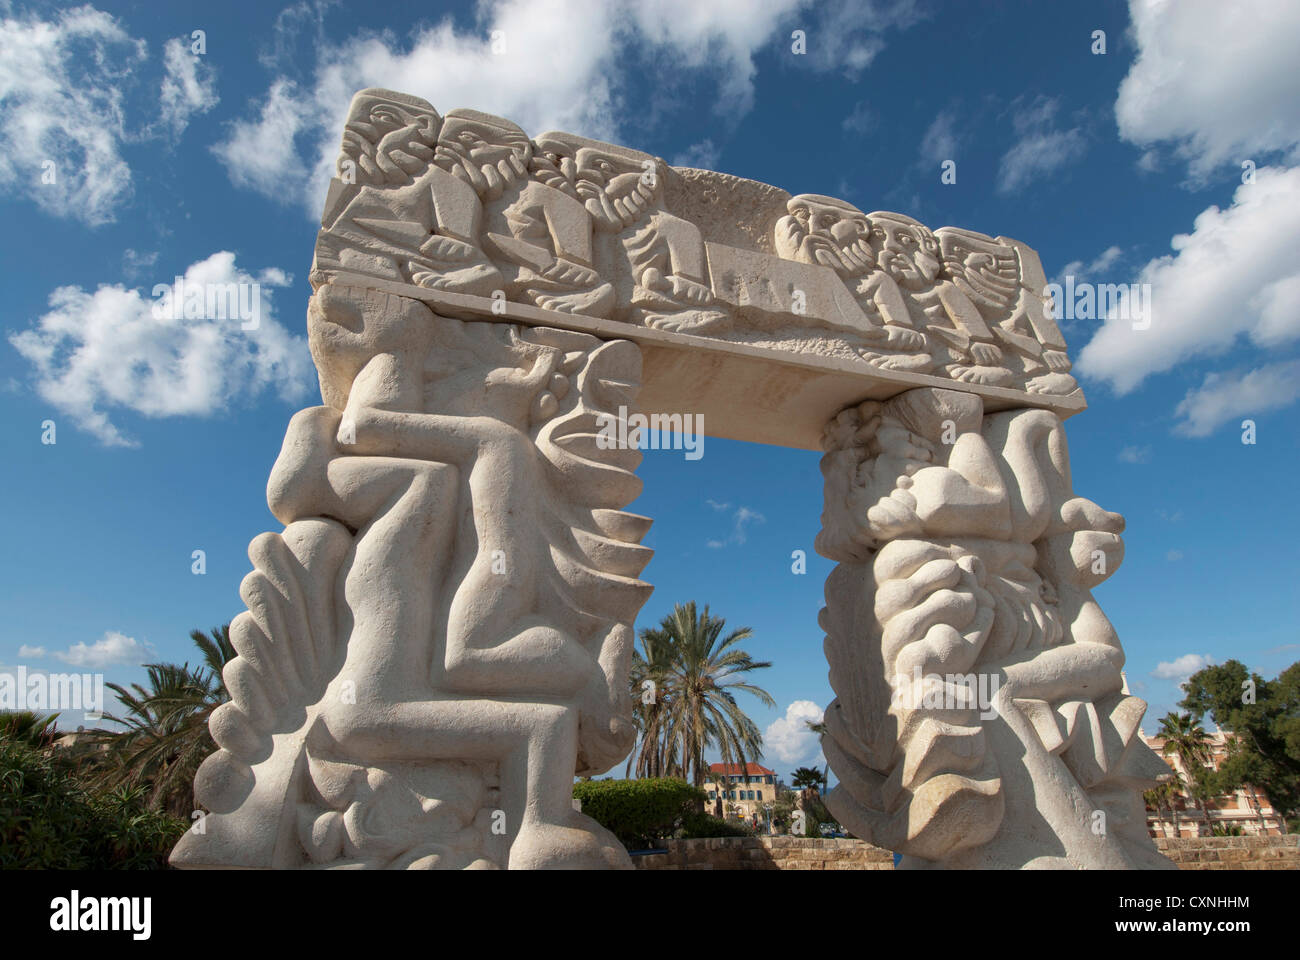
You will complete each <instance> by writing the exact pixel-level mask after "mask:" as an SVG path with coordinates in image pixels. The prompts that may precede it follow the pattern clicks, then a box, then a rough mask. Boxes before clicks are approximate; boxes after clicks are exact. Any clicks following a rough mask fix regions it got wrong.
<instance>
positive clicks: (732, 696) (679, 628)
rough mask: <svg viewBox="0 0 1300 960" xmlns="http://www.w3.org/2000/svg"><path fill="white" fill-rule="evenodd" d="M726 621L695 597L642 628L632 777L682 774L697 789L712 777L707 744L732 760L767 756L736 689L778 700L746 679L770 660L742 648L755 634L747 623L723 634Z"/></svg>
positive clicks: (634, 677)
mask: <svg viewBox="0 0 1300 960" xmlns="http://www.w3.org/2000/svg"><path fill="white" fill-rule="evenodd" d="M725 627H726V620H724V619H723V618H721V617H715V616H712V615H711V614H710V613H709V608H708V607H707V606H706V607H705V608H704V610H703V612H698V611H697V610H696V606H695V602H694V601H692V602H690V603H686V604H680V603H679V604H677V605H676V606H675V607H674V608H673V612H672V613H671V614H669V615H668V616H666V617H664V619H663V620H662V621H661V622H660V624H659V626H658V627H655V628H646V629H644V630H642V631H641V636H640V642H641V649H639V650H634V651H633V657H632V671H631V690H632V696H633V698H634V702H635V703H636V705H637V709H636V714H635V720H636V725H637V730H638V734H639V744H638V747H637V749H636V750H635V751H634V752H633V754H632V756H631V757H629V758H628V774H629V775H631V774H632V770H633V767H634V766H635V770H636V776H638V777H663V776H672V777H681V778H682V779H684V780H688V781H690V782H691V783H692V784H694V785H695V786H697V787H698V786H702V785H703V784H704V781H705V779H706V777H707V775H708V765H707V764H706V763H705V762H704V754H705V751H706V750H711V749H716V750H718V752H719V753H721V755H722V762H723V763H728V764H730V763H736V764H741V765H743V764H745V763H747V762H751V761H757V760H758V759H760V758H761V757H762V755H763V735H762V734H761V733H760V732H759V730H758V727H757V725H755V723H754V721H753V720H751V719H750V718H749V715H748V714H746V713H745V711H744V710H743V709H742V708H741V707H740V704H739V703H738V702H737V700H736V694H738V693H747V694H750V695H751V696H754V697H756V698H758V701H759V702H760V703H762V704H763V705H764V706H766V707H772V706H775V705H776V701H775V700H773V699H772V696H771V694H769V693H768V692H767V691H766V690H764V689H763V688H762V687H759V686H756V685H755V684H753V683H752V682H750V681H749V679H748V674H750V673H752V672H753V671H755V670H764V669H767V668H768V667H770V666H771V665H772V664H771V663H769V662H767V661H756V660H754V658H753V657H751V656H750V655H749V654H748V653H746V652H745V651H744V650H742V649H741V648H740V647H739V646H737V644H739V643H740V642H741V641H743V640H748V639H749V638H750V637H751V636H753V631H751V630H750V629H749V627H740V628H738V629H735V630H732V631H731V632H730V633H728V634H726V635H725V636H724V635H723V632H722V631H723V629H724V628H725Z"/></svg>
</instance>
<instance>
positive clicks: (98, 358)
mask: <svg viewBox="0 0 1300 960" xmlns="http://www.w3.org/2000/svg"><path fill="white" fill-rule="evenodd" d="M289 282H290V278H289V277H288V276H287V275H286V274H285V273H284V271H282V270H279V269H276V268H268V269H266V270H263V271H261V272H260V273H258V274H256V275H254V274H250V273H248V272H246V271H244V270H242V269H240V268H239V267H237V266H236V264H235V255H234V254H233V253H230V252H229V251H220V252H218V253H214V254H212V255H211V256H210V257H208V258H207V259H205V260H200V261H197V262H195V263H193V264H191V265H190V266H189V267H188V268H187V269H186V270H185V272H184V274H183V284H184V291H185V299H186V300H187V301H188V300H190V298H191V296H192V295H193V294H194V292H195V291H198V292H199V293H200V294H201V295H202V296H201V298H199V299H198V304H199V307H198V309H197V310H195V313H202V316H191V317H190V318H188V319H171V317H170V315H169V314H166V312H165V311H156V310H155V307H156V306H159V305H161V303H162V302H163V301H162V298H161V297H160V298H159V299H157V300H155V299H153V298H152V297H146V296H144V295H143V294H142V293H141V292H140V291H139V290H135V289H128V288H126V287H124V286H122V285H120V284H112V285H108V284H103V285H100V286H99V287H98V288H97V289H96V290H95V291H94V292H93V293H92V292H89V291H86V290H83V289H82V288H81V287H79V286H68V287H59V288H57V289H56V290H55V291H54V292H53V293H51V294H50V297H49V307H50V309H49V311H48V312H47V313H45V314H43V315H42V316H40V317H39V318H38V319H37V320H36V321H35V323H34V325H33V326H31V327H30V328H29V329H27V330H23V331H21V332H18V333H14V334H11V335H10V337H9V342H10V343H11V344H12V345H13V346H14V348H15V349H16V350H17V351H18V352H19V353H20V354H21V355H22V356H23V357H24V358H25V359H26V360H27V361H28V363H29V364H30V365H31V368H32V373H33V375H34V378H35V386H36V391H37V393H38V394H39V395H40V396H41V397H42V398H43V399H44V400H45V401H46V402H48V403H50V404H51V405H53V406H54V407H55V409H57V410H59V411H60V412H62V413H64V414H66V415H68V416H69V417H71V418H72V419H73V421H74V422H75V423H76V424H77V425H79V426H80V427H82V428H83V429H85V430H88V431H89V432H91V433H93V434H94V435H95V436H96V437H98V438H99V440H100V441H101V442H102V443H104V444H106V445H110V446H135V445H136V444H135V443H134V441H132V440H131V439H130V438H128V437H127V436H125V435H124V434H123V433H122V432H121V431H120V430H119V429H118V427H117V426H116V425H115V424H114V423H113V421H112V420H111V419H110V416H109V414H110V411H113V410H117V411H121V410H126V411H131V412H134V413H138V414H142V415H144V416H147V417H168V416H187V415H188V416H208V415H211V414H214V413H216V412H218V411H220V410H223V409H225V408H226V407H227V406H228V405H229V404H230V403H231V402H232V401H234V400H236V399H238V400H240V401H248V400H251V399H253V398H255V397H256V396H257V395H258V394H260V393H261V392H262V391H264V390H269V389H272V388H274V390H275V391H276V392H277V393H278V394H279V395H280V396H281V397H282V398H283V399H285V400H299V399H301V398H302V397H303V396H304V395H305V394H306V393H307V390H308V389H309V387H310V385H311V384H312V383H313V382H314V376H313V370H312V364H311V357H310V356H309V354H308V351H307V345H306V341H305V339H303V338H302V337H295V336H293V335H291V334H290V333H289V332H288V331H287V330H285V328H284V327H282V326H281V325H280V324H279V323H278V322H276V320H275V316H274V313H273V310H272V304H271V300H270V289H269V288H272V287H278V286H286V285H288V283H289ZM231 284H234V285H236V286H235V287H234V288H233V289H235V290H237V292H238V296H239V297H240V298H241V300H240V303H241V305H244V306H248V307H250V308H252V309H250V310H249V311H248V312H249V315H250V316H253V312H252V311H253V310H256V311H257V312H256V329H245V327H247V326H250V322H248V321H247V320H246V318H242V317H241V316H238V315H237V316H233V317H232V316H230V314H231V313H233V312H234V311H233V310H230V309H229V308H228V307H226V306H223V305H221V304H218V303H216V302H215V299H213V300H209V299H208V297H209V295H213V294H223V293H227V292H228V291H230V290H231V289H232V287H231V286H230V285H231ZM227 303H229V301H227ZM157 312H162V313H163V314H164V315H163V316H156V315H155V313H157ZM178 312H179V311H178ZM223 312H224V313H225V318H223V316H222V314H223Z"/></svg>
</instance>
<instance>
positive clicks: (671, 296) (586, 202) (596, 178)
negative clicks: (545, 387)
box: [533, 132, 731, 333]
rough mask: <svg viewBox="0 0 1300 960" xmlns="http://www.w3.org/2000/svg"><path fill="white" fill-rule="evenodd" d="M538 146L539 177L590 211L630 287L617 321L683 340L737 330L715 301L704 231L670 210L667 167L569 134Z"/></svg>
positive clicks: (608, 255) (610, 264)
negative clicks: (675, 334) (662, 169)
mask: <svg viewBox="0 0 1300 960" xmlns="http://www.w3.org/2000/svg"><path fill="white" fill-rule="evenodd" d="M536 145H537V153H536V155H535V157H534V163H533V175H534V177H535V178H536V179H537V180H538V181H539V182H541V183H545V184H546V185H548V186H550V187H554V188H555V189H557V190H559V191H561V192H563V193H565V194H568V195H570V196H573V197H576V198H577V199H578V200H579V201H580V202H581V203H582V204H583V206H584V208H585V209H586V211H587V213H589V214H590V215H591V223H592V225H593V228H594V229H595V231H597V234H598V236H597V237H596V243H597V247H598V249H597V257H598V258H600V259H601V260H602V262H601V266H602V267H605V268H606V269H609V270H612V272H614V273H615V274H616V275H623V274H626V275H627V276H628V277H629V278H630V280H631V289H630V291H627V293H626V296H625V297H623V298H620V307H621V309H620V310H619V311H617V313H616V317H617V318H618V319H626V320H628V321H630V322H633V323H643V324H645V325H646V326H648V327H653V328H656V329H662V330H676V331H680V332H682V333H718V332H721V331H723V330H725V329H727V328H728V327H729V326H730V325H731V318H730V316H729V314H727V313H726V312H724V311H723V310H721V309H720V308H719V305H718V304H717V302H716V300H715V298H714V296H713V289H712V286H711V284H710V280H709V268H708V262H707V260H706V258H705V255H704V240H703V237H702V236H701V234H700V229H699V227H697V226H696V225H695V224H693V223H691V222H689V221H687V220H683V219H682V218H681V217H677V216H674V215H673V214H671V213H669V212H668V211H667V210H666V209H664V206H663V199H662V193H663V190H662V179H661V177H660V170H659V166H660V164H661V163H662V161H660V160H658V159H656V158H654V157H651V156H650V155H648V154H644V153H641V152H639V151H636V150H629V149H627V148H624V147H616V146H613V145H612V144H607V143H601V142H599V141H596V140H588V139H586V138H584V137H578V136H574V135H573V134H569V133H557V132H552V133H544V134H541V135H540V136H538V137H537V138H536ZM623 304H626V306H623Z"/></svg>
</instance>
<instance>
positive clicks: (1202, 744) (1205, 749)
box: [1157, 713, 1210, 832]
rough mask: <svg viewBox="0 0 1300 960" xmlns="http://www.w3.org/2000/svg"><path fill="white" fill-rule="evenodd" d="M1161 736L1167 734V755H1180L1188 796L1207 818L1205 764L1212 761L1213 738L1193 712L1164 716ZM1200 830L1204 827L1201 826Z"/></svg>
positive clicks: (1204, 817) (1159, 733)
mask: <svg viewBox="0 0 1300 960" xmlns="http://www.w3.org/2000/svg"><path fill="white" fill-rule="evenodd" d="M1157 736H1160V737H1163V738H1164V741H1165V745H1164V748H1163V752H1164V754H1165V756H1169V755H1171V754H1172V755H1174V756H1176V757H1178V760H1179V762H1180V763H1181V764H1182V767H1183V769H1184V770H1185V771H1186V772H1187V782H1186V790H1187V795H1188V797H1190V798H1191V799H1192V801H1193V803H1196V804H1197V805H1198V806H1200V808H1201V819H1202V820H1206V819H1207V818H1208V813H1207V810H1206V806H1205V797H1204V786H1205V773H1206V770H1205V767H1206V764H1208V763H1209V762H1210V737H1209V734H1207V733H1206V732H1205V730H1204V729H1203V728H1202V727H1201V725H1200V723H1199V722H1198V721H1196V720H1193V719H1192V715H1191V714H1190V713H1167V714H1165V715H1164V716H1163V717H1161V718H1160V729H1159V730H1158V731H1157ZM1197 830H1198V832H1199V830H1200V827H1199V826H1198V827H1197Z"/></svg>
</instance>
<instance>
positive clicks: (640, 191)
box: [577, 173, 658, 231]
mask: <svg viewBox="0 0 1300 960" xmlns="http://www.w3.org/2000/svg"><path fill="white" fill-rule="evenodd" d="M622 176H630V174H622ZM614 179H615V180H618V179H619V177H615V178H614ZM657 182H658V181H657V180H656V183H657ZM577 190H578V197H579V199H581V200H582V201H583V202H584V203H583V205H584V206H585V207H586V208H587V212H588V213H590V214H591V215H592V216H593V217H594V218H595V219H596V222H597V223H598V224H600V226H601V228H602V229H605V230H613V231H617V230H622V229H624V228H625V227H630V226H632V224H634V223H636V222H637V221H638V220H640V219H641V217H642V215H643V214H644V213H645V212H646V210H647V209H649V208H650V207H651V206H652V205H653V200H654V196H655V190H656V188H655V187H652V186H648V185H647V184H645V183H643V182H642V180H641V175H640V174H639V173H638V174H636V181H635V183H634V184H633V186H632V189H630V190H627V191H625V192H624V193H623V194H622V195H621V196H618V197H611V196H610V195H609V187H608V186H607V185H606V184H603V183H600V182H599V181H597V180H595V179H592V178H591V176H590V175H589V174H588V175H583V174H582V173H579V175H578V182H577ZM634 196H635V197H639V198H640V200H641V203H639V204H638V203H635V202H633V201H632V199H631V198H632V197H634Z"/></svg>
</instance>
